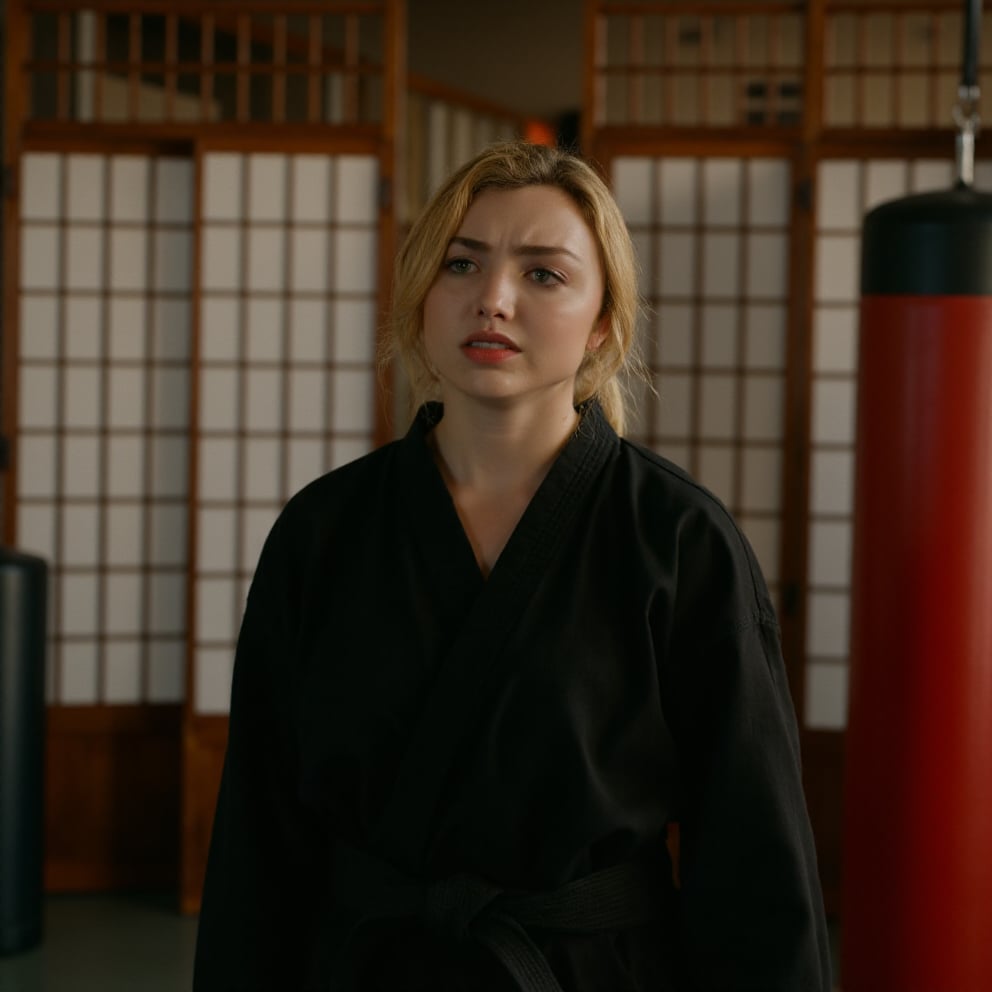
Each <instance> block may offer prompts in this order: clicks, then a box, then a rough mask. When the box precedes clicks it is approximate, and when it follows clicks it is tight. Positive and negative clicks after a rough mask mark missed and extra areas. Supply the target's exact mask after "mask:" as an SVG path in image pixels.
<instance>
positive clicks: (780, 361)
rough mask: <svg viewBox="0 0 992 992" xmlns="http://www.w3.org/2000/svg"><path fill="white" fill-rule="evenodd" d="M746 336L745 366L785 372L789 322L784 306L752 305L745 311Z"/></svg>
mask: <svg viewBox="0 0 992 992" xmlns="http://www.w3.org/2000/svg"><path fill="white" fill-rule="evenodd" d="M745 314H746V320H747V335H746V338H745V344H744V364H745V366H747V368H749V369H780V370H782V371H785V361H786V354H785V341H786V320H787V317H788V314H787V312H786V308H785V307H784V306H760V305H754V306H749V307H747V308H746V309H745Z"/></svg>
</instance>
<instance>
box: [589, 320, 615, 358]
mask: <svg viewBox="0 0 992 992" xmlns="http://www.w3.org/2000/svg"><path fill="white" fill-rule="evenodd" d="M609 333H610V315H609V314H607V313H604V314H602V315H601V316H600V317H598V318H597V320H596V323H595V324H593V328H592V330H591V331H590V332H589V338H588V340H587V341H586V351H598V350H599V346H600V345H601V344H602V343H603V342H604V341H605V340H606V338H607V336H608V335H609Z"/></svg>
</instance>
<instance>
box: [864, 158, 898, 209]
mask: <svg viewBox="0 0 992 992" xmlns="http://www.w3.org/2000/svg"><path fill="white" fill-rule="evenodd" d="M907 179H908V169H907V168H906V163H905V162H901V161H886V160H884V159H883V160H881V161H878V162H868V163H867V165H866V168H865V175H864V183H865V207H864V209H865V211H866V212H867V211H868V210H871V208H872V207H876V206H878V204H880V203H884V202H885V201H886V200H894V199H895V198H896V197H899V196H904V195H905V194H906V192H907V189H906V182H907Z"/></svg>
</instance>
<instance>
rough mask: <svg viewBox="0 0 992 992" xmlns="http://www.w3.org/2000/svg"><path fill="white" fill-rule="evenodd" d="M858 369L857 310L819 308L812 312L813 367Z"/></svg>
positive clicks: (843, 370) (839, 369)
mask: <svg viewBox="0 0 992 992" xmlns="http://www.w3.org/2000/svg"><path fill="white" fill-rule="evenodd" d="M857 367H858V311H857V310H856V309H855V308H854V307H840V308H837V307H830V308H829V309H827V308H825V307H819V308H817V309H816V310H815V311H814V312H813V368H814V370H815V371H816V372H848V373H853V372H855V371H856V370H857Z"/></svg>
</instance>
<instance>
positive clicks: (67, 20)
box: [55, 12, 73, 121]
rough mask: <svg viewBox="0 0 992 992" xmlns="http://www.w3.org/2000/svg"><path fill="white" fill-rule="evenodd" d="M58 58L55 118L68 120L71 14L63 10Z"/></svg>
mask: <svg viewBox="0 0 992 992" xmlns="http://www.w3.org/2000/svg"><path fill="white" fill-rule="evenodd" d="M58 16H59V28H58V31H59V40H58V60H59V66H58V70H57V71H56V98H55V119H56V120H59V121H68V120H71V119H72V110H71V101H70V99H69V87H70V82H71V79H70V75H69V73H70V70H69V63H70V62H71V61H72V17H73V15H72V14H67V13H65V12H63V13H60V14H59V15H58Z"/></svg>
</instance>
